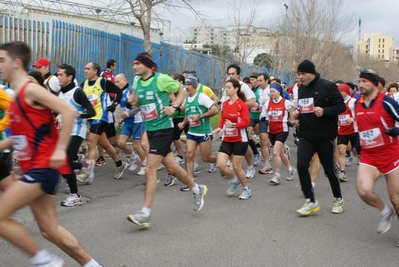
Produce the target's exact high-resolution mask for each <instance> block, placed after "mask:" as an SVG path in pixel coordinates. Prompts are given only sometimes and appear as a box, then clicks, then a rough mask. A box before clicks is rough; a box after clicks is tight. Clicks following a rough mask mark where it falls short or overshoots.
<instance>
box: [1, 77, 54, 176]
mask: <svg viewBox="0 0 399 267" xmlns="http://www.w3.org/2000/svg"><path fill="white" fill-rule="evenodd" d="M29 83H30V82H27V83H26V84H24V85H23V87H22V89H21V90H20V92H19V93H18V95H17V96H16V98H15V100H14V101H13V102H12V103H11V107H10V111H9V115H10V121H11V133H12V141H13V147H14V149H15V151H16V153H17V160H18V164H19V165H20V167H21V170H22V172H26V171H28V170H31V169H42V168H51V167H50V157H51V155H52V154H53V152H54V149H55V145H56V142H57V139H58V134H57V130H56V128H55V125H54V120H53V116H52V114H51V110H50V109H48V108H45V109H37V108H34V107H32V106H31V105H29V104H28V103H26V101H25V89H26V87H27V85H28V84H29Z"/></svg>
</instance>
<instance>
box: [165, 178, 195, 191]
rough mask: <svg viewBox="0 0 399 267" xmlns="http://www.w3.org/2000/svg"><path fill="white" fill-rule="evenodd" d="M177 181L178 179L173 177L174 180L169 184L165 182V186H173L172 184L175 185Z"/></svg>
mask: <svg viewBox="0 0 399 267" xmlns="http://www.w3.org/2000/svg"><path fill="white" fill-rule="evenodd" d="M175 181H176V179H173V181H172V182H171V183H169V184H163V185H164V186H168V187H169V186H172V185H174V184H175ZM188 191H190V190H188Z"/></svg>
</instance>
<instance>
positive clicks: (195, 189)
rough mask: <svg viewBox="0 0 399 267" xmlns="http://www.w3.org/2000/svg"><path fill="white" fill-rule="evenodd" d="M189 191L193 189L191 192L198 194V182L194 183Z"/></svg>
mask: <svg viewBox="0 0 399 267" xmlns="http://www.w3.org/2000/svg"><path fill="white" fill-rule="evenodd" d="M191 191H193V193H194V194H196V195H198V194H199V192H200V189H199V187H198V184H197V183H195V185H194V187H193V188H191Z"/></svg>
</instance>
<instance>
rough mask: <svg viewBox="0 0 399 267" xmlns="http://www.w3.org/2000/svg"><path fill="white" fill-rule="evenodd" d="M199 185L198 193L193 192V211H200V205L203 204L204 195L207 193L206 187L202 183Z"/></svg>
mask: <svg viewBox="0 0 399 267" xmlns="http://www.w3.org/2000/svg"><path fill="white" fill-rule="evenodd" d="M198 187H199V193H198V195H197V194H194V210H195V211H200V210H201V209H202V207H203V206H204V196H206V194H208V187H207V186H206V185H204V184H200V185H198Z"/></svg>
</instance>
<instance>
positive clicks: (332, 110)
mask: <svg viewBox="0 0 399 267" xmlns="http://www.w3.org/2000/svg"><path fill="white" fill-rule="evenodd" d="M326 90H328V92H329V94H328V99H329V102H330V105H329V106H328V107H324V108H323V116H325V117H335V116H338V114H340V113H342V112H344V111H345V110H346V106H345V102H344V100H343V98H342V95H341V93H340V92H339V91H338V89H337V86H335V85H334V84H331V86H328V88H327V89H326Z"/></svg>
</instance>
